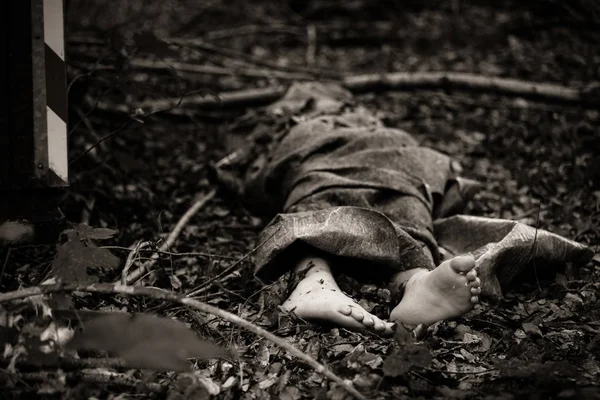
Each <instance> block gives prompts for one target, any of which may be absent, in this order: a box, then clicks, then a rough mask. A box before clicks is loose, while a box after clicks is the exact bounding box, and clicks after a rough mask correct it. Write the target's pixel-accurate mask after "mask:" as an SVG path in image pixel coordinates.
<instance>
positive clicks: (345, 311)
mask: <svg viewBox="0 0 600 400" xmlns="http://www.w3.org/2000/svg"><path fill="white" fill-rule="evenodd" d="M338 311H339V312H340V313H342V314H344V315H346V316H348V315H350V314H352V307H350V306H341V307H339V308H338Z"/></svg>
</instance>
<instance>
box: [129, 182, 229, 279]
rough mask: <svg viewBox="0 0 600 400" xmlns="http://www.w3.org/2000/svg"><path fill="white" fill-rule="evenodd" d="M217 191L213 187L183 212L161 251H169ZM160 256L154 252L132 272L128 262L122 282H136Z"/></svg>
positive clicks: (160, 247) (162, 245) (160, 248)
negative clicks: (191, 220)
mask: <svg viewBox="0 0 600 400" xmlns="http://www.w3.org/2000/svg"><path fill="white" fill-rule="evenodd" d="M216 192H217V191H216V189H213V190H211V191H210V192H208V193H207V194H206V195H204V196H202V197H201V198H199V199H198V200H196V201H195V202H194V204H193V205H192V206H191V207H190V208H189V209H188V210H187V211H186V212H185V214H183V216H182V217H181V218H180V219H179V221H177V224H176V225H175V228H173V230H172V231H171V233H170V234H169V236H168V237H167V239H166V240H165V241H164V242H163V243H162V244H161V245H160V246H159V248H158V250H159V252H164V251H168V250H169V249H170V248H171V247H172V246H173V245H174V244H175V241H176V240H177V238H178V237H179V234H180V233H181V231H182V230H183V228H184V227H185V226H186V225H187V224H188V222H189V221H190V219H191V218H192V217H193V216H194V215H195V214H196V213H197V212H198V211H199V210H200V209H201V208H202V207H204V206H205V205H206V203H208V202H209V201H210V200H211V199H212V198H213V197H215V194H216ZM136 250H139V249H137V248H136V249H134V250H133V252H136ZM130 256H131V255H130ZM130 258H131V259H132V260H133V256H131V257H128V260H129V259H130ZM159 258H160V254H159V253H154V254H153V255H152V259H151V260H150V261H148V262H146V263H144V264H143V265H142V266H141V267H139V268H138V269H136V270H134V271H133V272H131V273H129V267H130V266H131V265H130V264H129V263H128V265H127V266H126V268H125V269H124V270H123V273H122V276H121V281H122V283H123V284H129V283H131V282H135V281H136V280H138V279H139V278H140V277H141V276H142V275H143V274H144V273H145V272H146V271H148V270H149V269H150V268H151V267H152V266H153V265H154V264H155V263H156V261H158V259H159Z"/></svg>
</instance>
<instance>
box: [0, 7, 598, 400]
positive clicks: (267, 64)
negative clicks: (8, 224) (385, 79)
mask: <svg viewBox="0 0 600 400" xmlns="http://www.w3.org/2000/svg"><path fill="white" fill-rule="evenodd" d="M123 3H127V5H125V4H123V5H121V4H119V5H117V4H116V3H114V2H110V1H104V0H96V1H92V2H88V1H83V0H80V1H70V2H69V8H68V28H69V33H68V47H67V56H68V57H69V62H70V65H71V68H70V75H69V77H70V79H71V81H72V82H74V83H73V84H72V87H71V93H70V106H71V121H70V126H71V132H70V136H69V144H70V157H71V160H72V162H71V165H70V168H71V172H70V173H71V186H70V188H69V191H68V193H67V194H66V195H65V198H64V202H63V206H62V211H63V212H64V214H65V215H66V216H67V218H68V219H69V220H70V221H72V222H77V223H79V222H85V223H87V224H89V225H90V226H93V227H101V228H109V229H114V230H116V231H118V234H117V235H116V236H115V237H114V238H112V239H110V240H106V241H103V242H102V243H101V244H102V246H106V247H111V248H110V251H111V252H112V253H113V254H114V255H115V256H117V257H119V258H120V265H121V267H120V268H122V265H124V264H125V263H126V260H127V257H128V254H129V253H131V249H130V246H132V245H134V244H135V243H137V242H139V241H148V242H150V243H149V244H148V246H149V247H148V248H149V249H153V248H156V247H157V246H160V244H161V240H164V239H165V238H166V236H167V234H168V233H169V232H171V231H172V230H173V228H174V226H175V224H176V222H177V221H178V220H179V218H180V217H181V216H182V215H183V214H184V213H185V212H186V210H188V208H189V207H190V206H191V205H192V204H193V203H194V201H195V200H197V199H198V198H201V197H202V196H204V195H206V194H207V193H209V192H211V190H213V189H217V192H216V195H215V196H214V197H213V198H211V199H210V200H208V201H207V202H206V204H205V205H204V206H203V207H202V208H201V209H200V210H199V211H198V213H197V214H195V215H194V216H193V217H192V219H191V220H190V221H189V222H188V223H187V225H186V226H185V227H184V229H183V231H182V232H181V234H180V235H179V237H178V238H177V240H176V242H175V244H174V245H172V246H171V247H170V248H169V249H168V250H169V251H170V252H176V253H190V254H188V255H183V256H181V255H173V254H169V253H167V252H163V253H152V252H147V253H143V252H140V253H139V254H136V255H138V256H139V257H142V256H143V257H146V258H147V257H150V256H151V255H152V254H157V255H158V258H157V262H156V263H155V264H154V265H153V268H154V270H155V273H154V274H151V275H149V277H145V278H144V279H143V280H142V281H141V282H142V283H143V284H144V285H148V286H154V287H159V288H163V289H166V290H170V291H174V292H176V293H181V294H183V293H187V292H189V291H190V290H192V289H194V288H196V287H198V286H199V285H202V284H203V282H206V281H207V280H208V279H211V278H214V277H215V276H217V274H219V273H220V272H222V271H223V270H225V268H227V267H230V266H232V265H233V264H234V263H235V266H234V267H233V268H232V269H231V270H230V271H229V272H230V273H229V274H228V275H227V276H226V277H225V278H226V279H222V278H221V279H217V280H216V281H214V282H213V283H212V284H211V285H208V286H205V287H204V289H203V290H204V291H203V292H202V293H201V294H199V295H198V296H197V299H198V300H200V301H203V302H206V303H208V304H210V305H213V306H216V307H219V308H221V309H224V310H227V311H230V312H232V313H234V314H236V315H238V316H240V317H242V318H245V319H247V320H249V321H251V322H253V323H254V324H256V325H258V326H261V327H263V328H265V329H267V330H269V331H271V332H273V333H275V334H277V335H278V336H281V337H283V338H285V339H286V340H287V341H289V342H290V343H293V344H294V345H295V346H297V347H298V348H299V349H301V350H302V351H303V352H305V353H306V354H308V355H310V356H311V357H312V358H314V359H315V360H318V361H319V362H321V363H323V364H325V365H326V366H327V367H328V368H330V369H331V370H332V371H333V372H334V373H335V374H336V375H338V376H340V377H341V378H343V379H345V380H347V381H348V382H352V385H353V386H354V387H355V388H357V389H358V390H359V391H360V392H361V393H362V394H363V395H364V396H366V397H367V398H373V399H399V398H457V399H470V398H474V399H475V398H485V399H512V398H531V399H544V398H561V399H586V398H589V399H597V398H600V387H599V386H598V384H597V382H598V381H599V380H600V283H598V282H600V257H599V256H596V257H595V258H594V259H593V260H592V261H591V262H590V263H589V264H588V265H586V266H584V267H582V268H581V269H579V270H574V269H573V268H567V270H566V271H565V272H564V273H561V274H559V275H557V277H556V279H555V280H553V281H549V282H548V281H545V282H530V283H527V284H524V285H523V286H522V287H519V288H517V289H516V290H515V291H514V292H511V293H507V294H506V298H505V299H504V300H503V301H500V302H488V301H485V300H484V301H483V302H482V304H481V305H480V306H477V307H476V309H475V310H474V311H473V312H471V313H469V314H467V315H466V316H464V317H462V318H460V319H458V320H456V321H451V322H442V323H440V324H437V325H436V326H435V327H434V328H433V329H432V330H431V331H430V332H429V333H428V334H427V335H426V337H425V339H424V340H423V341H422V342H419V343H416V344H415V343H413V344H410V346H405V347H404V348H403V343H402V340H401V339H399V338H396V339H389V338H379V337H375V336H373V335H368V334H360V333H354V332H349V331H346V330H344V329H329V328H324V327H319V326H315V325H311V324H308V323H305V322H303V321H298V320H294V319H292V318H290V317H287V316H281V315H280V314H279V313H278V312H277V311H278V310H277V308H276V305H277V304H275V303H274V302H275V300H274V298H273V297H271V294H270V293H269V292H268V291H265V290H264V287H263V286H262V285H261V284H260V283H259V282H258V281H257V280H256V279H254V278H253V275H252V264H251V262H250V261H249V259H248V258H244V256H245V255H247V254H248V253H249V252H251V251H252V249H253V248H254V246H256V243H255V239H256V237H257V233H258V232H259V231H260V229H261V223H260V222H259V221H258V220H257V219H256V218H254V217H253V216H252V215H250V214H249V213H248V212H247V211H245V210H244V209H243V208H242V206H241V205H240V202H239V201H238V199H235V198H232V196H231V195H228V194H227V193H226V192H225V191H224V190H222V189H220V188H219V185H218V183H217V182H216V181H215V180H214V176H213V174H212V173H211V165H213V164H214V163H215V162H217V161H218V160H220V159H221V158H222V157H224V156H225V155H227V154H228V153H229V152H230V151H231V150H232V149H235V148H236V146H238V145H239V144H240V141H239V136H240V135H237V136H232V135H230V134H228V132H227V127H228V126H229V124H230V123H232V122H233V121H235V120H236V118H239V117H240V116H242V115H243V114H244V113H245V112H248V110H247V109H241V108H231V107H222V108H216V109H215V108H212V109H201V108H194V107H193V106H186V107H182V108H181V109H182V110H184V111H182V112H171V111H172V110H167V111H165V112H158V113H155V114H152V115H147V113H145V112H146V111H147V110H136V109H135V104H136V102H138V101H141V100H160V99H161V98H167V97H173V96H175V97H177V96H180V95H182V94H183V93H191V92H197V93H202V94H207V96H212V95H213V94H219V93H223V92H227V91H232V90H241V89H249V88H262V87H269V86H276V85H287V84H289V83H290V82H291V81H293V80H294V79H297V78H298V77H299V76H300V77H307V76H308V77H313V78H314V79H322V78H324V77H331V75H332V74H339V75H343V76H349V75H357V74H364V73H382V72H394V71H403V72H426V71H447V72H469V73H475V74H481V75H485V76H499V77H511V78H519V79H524V80H529V81H533V82H552V83H559V84H562V85H565V86H568V87H572V88H584V87H587V86H588V85H590V84H594V83H595V84H596V85H597V84H598V82H600V51H599V50H600V31H599V29H598V27H599V26H600V25H599V24H600V14H598V10H597V9H596V10H594V9H593V8H594V7H595V6H593V2H589V3H586V2H585V1H576V2H566V1H565V2H561V1H550V0H548V1H541V2H512V1H510V2H509V1H507V2H503V3H502V5H501V6H491V5H486V4H485V2H470V1H464V2H462V1H452V2H437V1H431V2H424V3H423V4H419V5H411V6H403V7H401V6H399V5H395V4H396V3H397V4H399V3H400V2H369V1H360V0H357V1H348V2H334V1H331V2H329V1H308V2H286V1H278V2H275V1H273V2H265V3H262V2H261V3H260V4H254V5H252V4H250V3H252V2H248V4H247V3H246V2H244V1H242V0H237V1H232V2H224V1H219V0H216V1H212V2H197V3H198V5H191V4H188V3H193V2H188V1H186V2H183V1H172V2H159V1H155V2H143V1H141V0H140V1H131V2H123ZM163 3H164V4H163ZM204 3H209V4H204ZM372 3H373V4H372ZM379 3H380V4H379ZM493 3H494V2H491V3H490V4H493ZM563 3H564V4H563ZM594 13H595V14H594ZM594 18H595V19H594ZM167 38H169V39H177V40H179V42H178V43H179V45H178V46H176V47H175V48H174V47H173V46H168V45H166V44H165V42H164V41H163V40H167ZM191 39H202V40H203V41H202V43H201V44H198V43H196V44H194V42H193V41H192V40H191ZM182 43H183V44H182ZM206 44H209V45H212V46H206ZM223 49H225V50H227V49H229V50H231V52H230V53H227V52H224V51H223ZM132 54H135V55H134V56H132ZM164 60H171V61H170V62H167V63H165V62H164ZM134 61H135V62H134ZM144 62H145V64H144ZM176 62H177V63H180V64H186V65H185V66H182V65H175V64H174V63H176ZM165 64H167V65H170V67H169V68H164V65H165ZM193 66H212V67H214V68H215V69H214V71H213V72H212V73H208V72H207V71H206V70H204V71H202V72H194V71H193ZM294 66H296V67H297V68H294ZM217 70H218V71H217ZM100 98H101V100H102V101H101V102H100V101H99V99H100ZM90 99H91V100H90ZM358 101H359V102H361V103H362V104H364V105H366V106H367V107H368V108H370V109H372V110H376V111H377V112H378V113H379V115H381V117H382V118H383V120H384V121H385V123H386V124H387V125H389V126H392V127H398V128H402V129H404V130H406V131H408V132H410V133H411V134H413V135H414V136H415V137H416V138H417V139H418V140H419V141H420V142H421V143H422V144H423V145H427V146H430V147H433V148H435V149H437V150H439V151H441V152H444V153H446V154H449V155H451V156H452V157H454V158H455V159H457V160H458V161H460V163H461V164H462V166H463V168H464V175H465V176H466V177H469V178H473V179H477V180H479V181H482V182H484V183H485V189H484V190H483V191H482V192H481V193H479V194H478V195H477V197H476V198H475V200H474V201H473V202H472V203H471V204H470V206H469V208H468V213H470V214H473V215H480V216H488V217H497V218H508V219H515V220H519V221H521V222H524V223H527V224H530V225H533V226H536V227H538V228H542V229H547V230H550V231H552V232H555V233H558V234H561V235H564V236H566V237H568V238H571V239H574V240H577V241H580V242H582V243H585V244H587V245H590V246H591V247H592V249H594V250H597V246H598V245H599V244H600V128H599V127H600V112H599V111H598V110H597V109H593V108H589V107H584V106H581V105H577V104H559V103H548V102H542V101H534V100H529V99H524V98H516V97H508V96H500V95H494V94H490V93H477V92H467V91H449V90H443V89H441V88H440V89H439V90H433V89H429V90H413V91H383V92H382V91H377V92H372V93H364V94H361V95H359V96H358ZM119 105H121V106H123V105H125V106H126V107H131V108H130V109H129V113H124V112H122V111H119V110H120V109H119V107H118V106H119ZM259 106H260V104H257V105H256V106H253V107H251V108H250V112H252V109H253V108H257V107H259ZM121 110H122V109H121ZM132 115H133V117H132ZM101 138H106V140H103V141H102V143H99V144H98V142H99V140H100V139H101ZM90 146H93V149H92V150H91V151H89V152H86V153H85V154H83V152H84V151H85V150H86V149H89V148H90ZM82 154H83V155H82ZM119 246H120V248H119ZM55 251H56V250H55V247H54V246H36V247H31V246H27V247H15V248H12V249H11V250H10V252H8V253H7V252H6V251H4V250H3V252H4V254H3V255H2V259H1V260H6V261H4V268H3V278H2V280H0V285H1V287H0V289H1V290H2V291H3V292H7V291H10V290H17V289H19V288H20V287H28V286H34V285H39V284H40V283H41V281H42V280H43V278H44V275H45V274H46V273H47V272H48V270H49V266H50V265H52V263H53V261H52V260H53V259H54V257H55ZM192 252H193V253H192ZM198 253H203V254H198ZM239 260H241V261H239ZM133 261H135V262H134V263H133V267H134V268H135V267H137V266H139V265H140V263H141V262H142V261H143V259H141V258H140V259H136V260H133ZM238 261H239V262H238ZM120 273H121V271H120V269H119V268H117V269H113V270H105V269H101V270H97V271H96V272H95V273H94V274H95V275H96V279H98V280H100V281H104V282H111V281H114V280H116V279H119V276H120ZM344 284H345V287H344V289H346V290H348V291H349V292H350V293H353V294H354V296H355V298H356V299H357V300H361V304H366V305H367V306H368V307H372V309H373V312H375V313H377V314H381V315H382V316H384V315H385V313H386V312H389V309H390V307H391V306H393V305H392V304H390V303H389V297H386V296H385V293H384V292H382V291H377V290H376V289H377V288H375V287H373V285H370V284H369V285H362V284H360V283H358V282H354V281H352V280H350V279H349V280H348V281H347V282H345V283H344ZM74 303H75V304H76V305H77V306H78V307H79V308H80V309H85V310H96V311H113V310H115V311H128V312H142V313H157V314H160V315H163V316H168V317H170V318H176V319H179V320H182V321H185V322H186V323H187V324H189V326H190V327H191V328H192V329H193V330H195V331H196V332H198V333H199V334H200V335H201V336H203V337H205V338H209V339H211V340H213V341H215V342H217V343H218V344H221V345H223V346H227V347H230V348H232V349H235V353H236V356H235V357H233V358H229V359H226V360H223V359H218V360H210V361H199V362H196V363H194V368H195V369H196V370H197V371H199V372H198V374H199V375H200V376H201V377H202V379H200V380H199V382H200V383H198V384H197V385H196V390H198V391H197V392H194V395H195V396H198V397H193V395H192V394H190V391H189V389H190V387H187V388H186V387H185V385H183V384H175V383H176V382H177V381H176V380H174V379H175V378H174V375H173V374H172V373H158V372H156V373H154V372H148V371H143V372H139V371H128V370H126V369H123V368H118V367H117V368H116V369H115V370H116V371H120V372H122V373H123V374H125V375H126V376H127V377H128V378H129V379H130V380H129V381H123V380H119V381H118V382H117V381H116V380H115V381H113V382H111V380H110V379H107V380H104V381H103V380H101V379H97V380H94V379H84V377H85V376H88V375H86V374H83V373H82V371H81V370H78V369H77V368H73V367H72V366H71V368H67V367H66V366H64V365H60V364H59V365H58V366H59V367H60V370H58V369H56V370H48V369H42V370H41V372H44V373H48V375H44V374H41V375H40V374H38V375H33V373H34V372H36V373H37V372H39V371H40V370H39V369H34V370H31V367H30V369H28V370H23V369H19V370H18V371H16V372H15V371H13V372H6V371H4V373H3V375H4V374H13V375H10V376H13V378H14V377H17V378H15V379H13V380H10V379H9V381H10V385H9V386H10V387H11V388H12V389H11V390H9V391H7V392H6V394H3V395H2V396H5V398H18V397H19V396H20V395H22V394H27V393H29V394H31V393H35V392H36V391H39V390H41V389H40V388H43V393H45V395H46V396H49V397H53V398H84V397H85V398H92V397H95V398H117V397H118V398H134V397H138V398H146V397H158V398H162V397H169V398H186V396H187V398H206V397H208V394H207V393H218V394H215V395H214V396H215V398H222V399H238V398H239V399H271V398H273V399H282V400H283V399H294V400H295V399H303V398H306V399H311V398H321V399H325V398H331V399H344V398H346V396H348V393H347V392H346V391H345V390H343V389H342V388H341V387H340V386H339V385H338V384H337V383H333V382H331V381H330V380H328V379H327V378H325V377H324V376H322V375H321V374H320V373H318V372H316V371H315V370H313V369H312V368H311V367H310V366H308V365H307V364H306V363H304V362H301V361H298V360H297V359H296V358H294V357H292V356H290V355H289V354H288V353H287V352H286V351H284V350H282V349H281V348H280V347H278V346H277V345H276V344H274V343H273V342H271V341H269V340H267V339H264V338H261V337H260V336H257V335H255V334H253V333H250V332H248V331H246V330H244V329H242V328H240V327H239V326H237V325H235V324H232V323H231V322H228V321H225V320H222V319H220V318H216V317H214V316H211V315H208V314H203V313H197V312H194V311H193V310H191V309H189V308H187V307H184V306H181V305H178V304H173V303H169V302H166V301H164V300H160V301H159V300H156V299H150V298H145V297H125V296H121V295H106V294H103V295H94V296H84V295H82V294H81V293H79V295H77V296H75V299H74ZM25 318H33V317H32V316H31V315H29V316H26V317H25ZM165 340H167V339H165ZM407 349H409V350H407ZM32 371H33V372H32ZM49 371H50V372H52V373H50V372H49ZM58 371H64V372H61V374H63V375H60V374H59V372H58ZM86 371H88V370H86ZM123 371H125V372H123ZM90 373H91V374H92V375H93V371H92V372H90ZM19 374H21V375H19ZM7 376H9V375H7ZM58 376H60V377H62V378H60V379H63V378H64V382H62V383H61V384H60V385H59V384H57V383H56V382H53V381H52V380H53V379H59V378H57V377H58ZM119 376H121V375H119ZM35 377H37V378H36V379H34V378H35ZM2 379H4V378H2ZM6 379H8V378H6ZM174 382H175V383H174ZM153 384H156V385H158V386H156V385H155V386H153ZM9 386H7V387H9ZM202 393H203V394H202ZM202 396H204V397H202Z"/></svg>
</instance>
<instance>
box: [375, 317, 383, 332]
mask: <svg viewBox="0 0 600 400" xmlns="http://www.w3.org/2000/svg"><path fill="white" fill-rule="evenodd" d="M373 329H375V330H376V331H377V332H382V331H384V330H385V323H384V322H383V321H382V320H380V319H379V318H377V319H376V320H375V324H374V325H373Z"/></svg>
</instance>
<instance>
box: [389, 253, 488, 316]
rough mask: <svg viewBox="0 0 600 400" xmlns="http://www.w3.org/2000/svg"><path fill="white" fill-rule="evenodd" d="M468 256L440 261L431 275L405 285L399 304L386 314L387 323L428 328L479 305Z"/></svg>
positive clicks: (471, 260) (423, 273)
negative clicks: (421, 325)
mask: <svg viewBox="0 0 600 400" xmlns="http://www.w3.org/2000/svg"><path fill="white" fill-rule="evenodd" d="M474 267H475V259H474V258H473V256H472V255H466V256H458V257H454V258H452V259H450V260H447V261H444V262H443V263H441V264H440V265H439V266H438V267H437V268H436V269H434V270H433V271H428V270H422V271H418V272H416V273H415V274H414V275H412V276H411V277H410V278H409V279H408V281H407V282H406V288H405V291H404V296H403V297H402V301H401V302H400V304H398V305H397V306H396V307H395V308H394V309H393V310H392V313H391V314H390V320H391V321H398V322H401V323H403V324H407V325H419V324H424V325H431V324H433V323H434V322H437V321H441V320H444V319H450V318H456V317H460V316H461V315H463V314H465V313H467V312H468V311H470V310H471V309H472V308H473V306H474V305H475V304H477V303H478V302H479V297H478V296H479V294H480V293H481V288H480V287H479V286H480V285H481V283H480V281H479V278H478V277H477V271H475V269H474Z"/></svg>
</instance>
